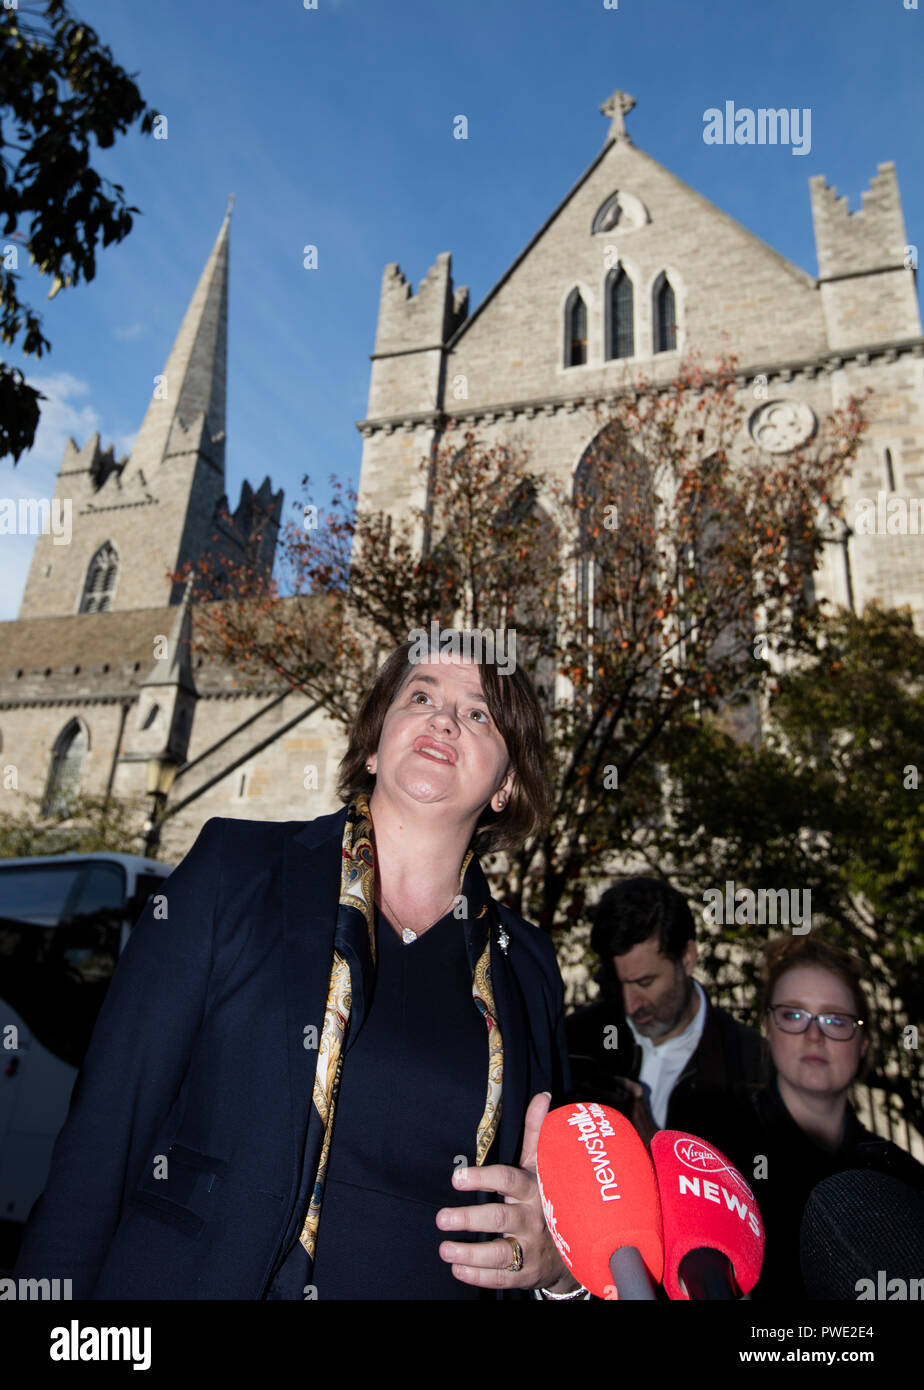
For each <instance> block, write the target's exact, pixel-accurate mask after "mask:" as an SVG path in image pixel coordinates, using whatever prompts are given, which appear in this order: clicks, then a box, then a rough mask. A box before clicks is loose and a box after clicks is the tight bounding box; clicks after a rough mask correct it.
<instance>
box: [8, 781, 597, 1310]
mask: <svg viewBox="0 0 924 1390" xmlns="http://www.w3.org/2000/svg"><path fill="white" fill-rule="evenodd" d="M347 814H348V808H347V807H346V806H344V807H341V809H340V810H339V811H337V812H334V813H332V814H331V815H328V816H319V817H318V818H317V819H316V820H313V821H246V820H240V821H239V820H230V819H227V820H226V819H221V818H217V819H213V820H210V821H208V822H207V823H206V825H205V826H204V827H203V829H202V832H201V834H200V836H199V838H198V839H197V841H196V843H195V845H194V846H193V848H192V849H191V850H190V852H189V853H188V854H187V856H186V858H185V859H184V860H183V862H182V864H180V865H179V866H178V867H177V868H176V869H174V871H173V873H172V874H171V875H170V878H169V880H168V881H167V886H166V887H165V890H164V891H165V893H166V894H167V896H168V897H169V900H170V912H169V915H168V916H162V914H161V913H160V912H159V911H158V910H157V908H156V906H155V900H154V899H152V900H151V902H150V903H149V904H148V906H147V907H146V908H145V910H144V912H143V913H142V915H141V919H140V921H139V922H138V924H137V925H136V926H135V927H134V929H133V930H132V933H131V936H130V937H129V940H128V945H127V946H126V947H125V950H124V951H123V953H122V956H121V959H120V961H119V964H118V967H117V968H116V972H115V975H114V976H113V980H112V984H111V986H110V989H109V992H108V993H107V995H106V1000H105V1002H104V1004H103V1007H102V1010H101V1011H100V1015H99V1018H98V1019H97V1021H96V1026H95V1028H94V1030H93V1037H92V1039H91V1041H90V1046H89V1049H88V1051H87V1055H86V1057H85V1058H84V1062H83V1066H82V1068H81V1071H80V1075H79V1076H78V1078H77V1080H76V1082H75V1083H74V1090H73V1093H72V1096H71V1104H70V1109H69V1111H68V1116H67V1120H66V1121H65V1123H64V1126H63V1128H62V1130H61V1133H60V1134H59V1136H58V1139H57V1141H56V1143H55V1148H54V1153H53V1155H52V1160H51V1168H50V1170H49V1174H48V1181H47V1182H46V1184H45V1190H44V1192H43V1193H42V1195H41V1197H40V1198H39V1199H38V1201H37V1202H36V1205H35V1208H34V1209H33V1211H32V1214H31V1217H30V1220H29V1224H28V1227H27V1229H26V1232H25V1236H24V1239H23V1245H22V1249H21V1251H20V1255H19V1258H18V1260H17V1264H16V1266H15V1269H14V1275H15V1277H16V1278H43V1279H46V1278H47V1279H51V1278H67V1279H71V1280H72V1281H73V1290H72V1291H73V1295H74V1298H75V1300H76V1299H81V1298H92V1299H98V1300H100V1301H104V1302H109V1301H111V1300H113V1299H168V1300H178V1299H229V1300H240V1299H245V1300H249V1299H262V1298H264V1297H266V1296H267V1292H268V1290H269V1289H270V1287H271V1286H273V1285H274V1284H275V1280H276V1278H277V1277H278V1274H279V1272H280V1269H281V1265H282V1263H283V1262H284V1260H285V1259H286V1257H287V1255H288V1254H290V1253H291V1252H292V1251H293V1249H294V1248H295V1246H296V1245H297V1244H298V1234H299V1232H300V1231H301V1227H302V1221H303V1219H304V1214H305V1209H306V1207H307V1205H308V1197H309V1193H308V1190H307V1189H308V1185H309V1183H310V1182H311V1181H312V1179H313V1176H314V1173H315V1171H316V1168H317V1163H318V1159H319V1157H320V1151H321V1141H322V1137H323V1126H322V1124H321V1121H320V1117H319V1116H318V1114H317V1111H316V1110H315V1108H314V1106H313V1105H312V1100H311V1096H312V1088H313V1085H314V1079H315V1074H316V1071H317V1060H318V1059H317V1051H316V1040H317V1037H318V1036H319V1035H320V1032H321V1029H322V1027H323V1021H324V1011H325V1007H326V1004H327V998H328V993H329V989H330V970H331V957H332V954H333V951H334V950H335V948H336V945H337V934H338V919H339V915H340V914H339V908H340V892H341V879H342V870H343V854H342V843H343V831H344V826H345V823H346V818H347ZM466 883H467V884H468V887H467V888H466V884H463V890H464V891H465V896H466V898H467V901H468V903H469V906H471V905H472V904H473V903H474V902H476V901H478V902H484V903H485V904H486V905H487V907H488V912H487V914H483V915H482V917H480V918H475V919H473V920H469V921H464V922H462V923H460V924H459V925H460V927H461V929H462V932H463V935H464V936H465V938H466V940H468V939H471V941H472V951H473V954H475V956H476V959H477V958H478V956H479V955H480V952H481V951H482V950H483V948H484V945H485V941H486V940H487V939H488V936H489V931H488V928H489V925H490V942H491V975H492V985H493V990H494V1000H495V1004H496V1006H497V1016H498V1020H499V1022H500V1026H501V1028H502V1030H503V1036H504V1104H503V1108H502V1110H501V1115H500V1123H499V1124H498V1128H497V1138H496V1148H495V1153H494V1155H492V1157H491V1161H492V1162H494V1161H495V1156H496V1161H497V1162H499V1163H504V1164H516V1163H517V1161H518V1156H519V1154H520V1149H521V1145H522V1139H523V1118H524V1116H525V1114H526V1108H527V1105H528V1103H529V1100H530V1098H531V1097H532V1096H534V1095H536V1093H537V1092H538V1091H551V1092H552V1094H553V1096H554V1097H555V1098H556V1099H555V1102H554V1103H559V1099H560V1097H562V1096H563V1095H564V1094H565V1093H566V1092H567V1089H568V1086H569V1085H570V1079H569V1073H568V1058H567V1052H566V1049H565V1037H564V1027H563V1024H562V1013H563V1000H562V982H561V976H560V974H559V971H558V965H557V962H556V959H555V948H554V947H553V945H552V942H551V941H550V940H549V938H548V937H547V936H546V935H545V934H544V933H543V932H541V931H539V930H537V928H536V927H534V926H532V925H531V924H530V923H529V922H524V921H523V919H522V918H521V917H518V916H517V915H516V913H514V912H511V911H510V910H509V908H507V907H505V906H504V905H503V904H502V903H497V902H495V901H494V900H493V899H491V897H490V893H489V890H488V884H487V880H486V879H485V877H484V873H483V871H482V869H481V866H480V864H479V863H478V860H477V857H476V858H474V859H472V861H471V862H470V864H469V866H468V869H467V870H466ZM362 925H363V931H362V932H357V933H355V934H350V933H346V934H345V935H342V936H341V943H340V944H341V945H344V944H345V949H347V951H348V954H349V956H350V960H349V965H350V980H351V984H352V988H353V1022H354V1023H355V1024H356V1032H355V1034H354V1042H358V1039H359V1036H360V1034H361V1032H362V1029H361V1028H360V1026H359V1025H360V1023H361V1022H362V1020H363V1019H364V1018H365V1017H366V1015H367V1012H368V1006H369V1004H370V1002H371V996H372V993H373V992H374V989H373V987H374V969H372V968H371V961H367V956H368V947H369V942H368V936H367V934H366V932H365V929H364V928H365V924H362ZM501 927H503V935H501V931H500V928H501ZM426 944H427V943H426V939H425V938H424V939H423V940H422V941H421V942H420V945H421V946H423V947H425V946H426ZM407 949H408V951H411V950H414V949H416V948H414V947H408V948H407ZM367 987H368V988H367ZM472 1007H473V1009H474V1007H475V1006H474V1004H473V1006H472ZM309 1029H310V1033H309ZM486 1031H487V1030H485V1036H486ZM312 1036H313V1037H314V1039H315V1042H314V1043H312V1041H311V1037H312ZM485 1046H487V1043H486V1042H485ZM464 1142H466V1143H470V1142H471V1140H470V1139H466V1140H465V1141H464ZM465 1151H466V1150H465V1149H463V1148H461V1147H460V1149H459V1152H460V1153H461V1152H465ZM454 1152H455V1151H454V1150H453V1149H452V1147H450V1148H449V1150H448V1153H449V1155H450V1158H449V1167H450V1168H451V1165H452V1157H453V1156H454ZM167 1154H169V1156H170V1157H169V1168H168V1165H166V1164H164V1163H163V1157H164V1156H165V1155H167ZM163 1169H167V1171H166V1172H164V1171H162V1170H163ZM480 1195H484V1196H485V1197H487V1196H489V1195H490V1194H487V1193H484V1194H480ZM299 1248H301V1247H299ZM292 1282H293V1284H294V1281H292ZM308 1283H310V1279H303V1280H302V1285H304V1284H308ZM520 1292H521V1291H520V1290H508V1291H499V1292H498V1297H504V1298H506V1297H508V1296H511V1297H512V1296H513V1295H514V1294H517V1295H519V1294H520ZM279 1296H280V1295H279V1292H278V1291H277V1292H276V1293H275V1294H274V1297H279ZM282 1296H283V1297H287V1296H288V1297H293V1298H304V1297H305V1294H304V1292H303V1290H302V1289H301V1288H299V1289H298V1291H297V1292H293V1293H289V1294H287V1293H283V1294H282ZM524 1297H528V1295H525V1294H524Z"/></svg>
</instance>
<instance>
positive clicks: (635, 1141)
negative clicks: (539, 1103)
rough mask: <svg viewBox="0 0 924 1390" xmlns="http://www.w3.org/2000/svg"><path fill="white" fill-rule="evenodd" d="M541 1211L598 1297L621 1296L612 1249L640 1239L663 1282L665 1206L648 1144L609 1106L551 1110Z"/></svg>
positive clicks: (539, 1163) (540, 1166)
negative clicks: (613, 1269)
mask: <svg viewBox="0 0 924 1390" xmlns="http://www.w3.org/2000/svg"><path fill="white" fill-rule="evenodd" d="M536 1169H537V1176H538V1180H539V1194H540V1196H541V1198H542V1210H543V1212H544V1213H545V1219H546V1224H547V1226H548V1228H549V1231H550V1232H551V1235H552V1239H553V1240H554V1241H555V1244H556V1246H557V1247H558V1251H559V1254H560V1255H561V1257H562V1259H563V1260H564V1262H565V1264H566V1265H567V1266H568V1268H569V1269H570V1270H571V1272H572V1274H573V1275H574V1277H575V1279H578V1280H580V1282H581V1283H582V1284H583V1285H584V1287H585V1289H590V1291H591V1293H594V1294H596V1295H597V1297H598V1298H614V1297H618V1294H617V1293H616V1290H615V1288H614V1284H613V1275H612V1274H611V1273H610V1256H611V1255H612V1254H613V1253H614V1252H615V1251H616V1250H620V1249H622V1248H623V1246H633V1247H634V1248H635V1249H637V1250H638V1251H639V1253H640V1254H641V1257H642V1260H643V1261H644V1263H645V1266H646V1268H647V1270H648V1273H649V1274H650V1275H651V1278H652V1279H653V1280H654V1282H655V1284H658V1283H660V1282H661V1273H662V1268H663V1258H662V1250H661V1211H660V1204H659V1201H658V1184H657V1181H656V1179H655V1175H654V1169H653V1167H652V1165H651V1159H650V1158H649V1156H648V1150H647V1149H646V1148H645V1145H644V1143H643V1142H642V1140H641V1139H640V1137H639V1135H638V1134H637V1133H636V1131H635V1130H634V1129H633V1127H632V1125H631V1124H630V1123H629V1121H628V1120H627V1119H626V1118H625V1116H624V1115H620V1113H619V1111H618V1110H613V1109H611V1108H610V1106H608V1105H598V1104H596V1103H590V1102H588V1103H586V1104H577V1105H565V1106H561V1107H560V1108H559V1109H558V1110H551V1111H550V1112H549V1114H548V1115H547V1116H546V1117H545V1120H544V1122H543V1125H542V1129H541V1130H540V1132H539V1148H538V1154H537V1159H536Z"/></svg>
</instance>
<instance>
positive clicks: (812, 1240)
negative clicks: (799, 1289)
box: [799, 1171, 924, 1300]
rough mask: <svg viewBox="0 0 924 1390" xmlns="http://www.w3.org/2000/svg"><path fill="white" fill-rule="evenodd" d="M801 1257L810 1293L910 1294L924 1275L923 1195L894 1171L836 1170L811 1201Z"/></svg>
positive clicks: (840, 1295)
mask: <svg viewBox="0 0 924 1390" xmlns="http://www.w3.org/2000/svg"><path fill="white" fill-rule="evenodd" d="M799 1259H800V1262H801V1265H802V1278H803V1280H804V1281H805V1289H806V1293H807V1294H808V1296H809V1298H831V1299H851V1300H852V1299H857V1298H885V1299H887V1298H889V1297H890V1295H891V1294H893V1293H894V1294H895V1296H896V1297H907V1292H903V1291H902V1290H903V1289H905V1290H906V1289H907V1287H909V1286H910V1285H911V1281H913V1280H920V1279H921V1275H922V1274H924V1198H922V1197H921V1194H920V1193H918V1192H916V1191H915V1189H914V1188H913V1187H909V1186H908V1185H907V1184H906V1183H903V1182H900V1181H899V1180H898V1178H895V1177H892V1176H891V1175H890V1174H887V1173H875V1172H863V1171H848V1172H845V1173H834V1174H833V1175H832V1176H831V1177H830V1178H825V1180H824V1182H820V1183H819V1184H818V1185H817V1187H814V1188H813V1189H812V1191H811V1193H810V1195H809V1199H808V1201H807V1202H806V1204H805V1211H804V1212H803V1215H802V1236H801V1242H800V1247H799ZM895 1281H897V1282H895ZM890 1285H891V1287H890ZM922 1286H924V1284H922ZM911 1296H912V1297H913V1296H914V1295H913V1294H912V1295H911Z"/></svg>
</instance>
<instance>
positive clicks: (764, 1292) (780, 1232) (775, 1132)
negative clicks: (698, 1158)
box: [714, 1081, 924, 1302]
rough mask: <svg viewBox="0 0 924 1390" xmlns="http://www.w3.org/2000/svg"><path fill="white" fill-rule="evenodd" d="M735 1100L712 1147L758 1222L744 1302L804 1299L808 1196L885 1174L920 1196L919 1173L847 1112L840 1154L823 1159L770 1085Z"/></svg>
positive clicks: (923, 1180) (923, 1182)
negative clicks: (855, 1177) (802, 1244)
mask: <svg viewBox="0 0 924 1390" xmlns="http://www.w3.org/2000/svg"><path fill="white" fill-rule="evenodd" d="M735 1100H736V1107H735V1110H734V1112H733V1118H732V1121H731V1123H730V1124H729V1126H728V1128H727V1130H726V1131H725V1132H724V1133H722V1134H717V1135H716V1136H715V1139H714V1142H715V1143H716V1145H717V1146H718V1147H719V1148H720V1149H722V1150H723V1152H724V1153H725V1154H726V1155H727V1156H728V1157H729V1158H730V1159H731V1161H732V1162H733V1163H734V1164H735V1166H736V1167H737V1168H739V1169H740V1171H741V1173H742V1175H743V1177H744V1179H745V1181H746V1182H747V1183H748V1184H749V1186H750V1187H751V1188H752V1190H753V1192H754V1195H755V1197H756V1198H757V1204H758V1206H759V1208H760V1213H761V1217H762V1218H763V1223H764V1229H765V1232H766V1238H767V1244H766V1249H765V1253H764V1263H763V1269H762V1272H761V1276H760V1279H759V1280H758V1282H757V1284H756V1286H755V1288H754V1290H753V1293H752V1297H753V1298H755V1299H767V1300H774V1301H777V1302H783V1301H786V1302H792V1301H798V1300H802V1299H805V1298H806V1297H807V1294H806V1291H805V1285H804V1283H803V1280H802V1271H801V1267H800V1263H799V1240H800V1228H801V1224H802V1213H803V1210H804V1208H805V1204H806V1202H807V1201H808V1198H809V1194H810V1193H811V1191H812V1188H813V1187H815V1186H816V1184H817V1183H820V1182H822V1181H823V1180H824V1179H825V1178H829V1177H831V1176H833V1174H835V1173H841V1172H846V1171H848V1170H855V1169H865V1170H867V1171H873V1172H878V1173H888V1174H891V1176H892V1177H895V1178H898V1179H899V1180H900V1181H901V1182H904V1183H907V1184H908V1185H909V1186H910V1187H913V1188H915V1189H916V1190H917V1191H918V1192H921V1191H922V1187H924V1168H922V1167H921V1165H920V1163H918V1162H917V1160H916V1159H914V1158H912V1156H911V1155H910V1154H908V1153H906V1152H905V1150H904V1149H900V1148H899V1147H898V1146H897V1145H896V1144H893V1143H891V1142H890V1141H889V1140H887V1139H880V1138H879V1137H878V1136H877V1135H875V1134H873V1133H872V1132H871V1131H870V1130H868V1129H865V1128H864V1126H863V1125H862V1124H861V1123H860V1121H859V1120H858V1119H857V1116H856V1112H855V1111H854V1109H853V1107H852V1106H850V1105H848V1106H847V1113H846V1115H845V1118H844V1135H843V1138H842V1140H841V1144H840V1147H839V1148H838V1149H837V1150H835V1151H834V1152H830V1151H829V1150H827V1149H823V1148H822V1147H821V1146H820V1145H819V1144H816V1143H815V1142H814V1140H812V1139H810V1138H809V1136H808V1135H807V1134H805V1133H804V1131H803V1130H801V1129H800V1128H799V1126H798V1125H797V1124H796V1122H795V1120H794V1119H793V1118H792V1116H791V1115H790V1113H789V1111H788V1110H787V1108H786V1106H785V1104H784V1102H783V1100H782V1098H781V1096H780V1094H779V1091H778V1089H777V1086H776V1083H775V1081H774V1082H772V1083H771V1084H770V1085H768V1086H762V1087H757V1088H753V1089H748V1088H740V1089H739V1090H738V1091H737V1093H736V1096H735ZM761 1159H763V1162H761Z"/></svg>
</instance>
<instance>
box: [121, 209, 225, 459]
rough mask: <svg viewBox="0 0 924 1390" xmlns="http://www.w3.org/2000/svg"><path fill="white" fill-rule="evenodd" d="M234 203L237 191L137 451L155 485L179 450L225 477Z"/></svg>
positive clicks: (159, 383)
mask: <svg viewBox="0 0 924 1390" xmlns="http://www.w3.org/2000/svg"><path fill="white" fill-rule="evenodd" d="M232 202H233V195H232V198H231V199H230V200H229V202H228V210H227V212H226V213H225V216H224V220H223V222H222V224H221V229H220V230H219V233H218V237H217V239H216V241H215V245H214V246H213V247H212V252H211V255H210V256H209V258H208V260H207V261H206V264H205V269H204V270H203V272H202V275H201V276H200V278H199V283H198V285H197V286H196V289H195V293H194V294H193V297H192V299H191V300H190V303H189V308H188V309H187V310H186V315H185V317H184V319H183V322H182V324H181V325H180V331H179V333H178V334H177V336H176V341H175V342H174V344H173V348H172V349H171V352H170V356H169V357H168V358H167V365H166V367H165V368H164V370H163V373H162V374H161V375H160V376H159V377H155V379H154V393H153V397H152V399H151V402H150V404H149V406H148V408H147V412H146V414H145V417H144V421H143V423H142V425H141V429H140V430H139V432H138V437H137V439H136V440H135V444H134V447H133V449H132V453H131V461H130V464H129V473H134V471H135V470H136V469H137V468H140V469H141V470H142V472H143V474H144V476H145V478H146V479H147V481H148V483H149V484H151V485H153V484H154V481H155V477H156V472H157V468H158V466H159V465H160V464H161V463H162V462H163V460H164V459H166V458H167V457H169V456H170V455H175V454H192V455H196V454H201V455H202V456H204V457H205V458H206V459H207V460H208V462H209V463H211V464H213V465H214V466H215V467H216V468H217V469H218V470H219V472H220V473H221V475H222V477H224V470H225V387H226V375H227V334H228V248H229V232H230V224H231V206H232Z"/></svg>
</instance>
